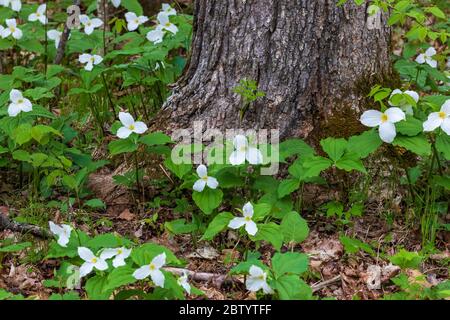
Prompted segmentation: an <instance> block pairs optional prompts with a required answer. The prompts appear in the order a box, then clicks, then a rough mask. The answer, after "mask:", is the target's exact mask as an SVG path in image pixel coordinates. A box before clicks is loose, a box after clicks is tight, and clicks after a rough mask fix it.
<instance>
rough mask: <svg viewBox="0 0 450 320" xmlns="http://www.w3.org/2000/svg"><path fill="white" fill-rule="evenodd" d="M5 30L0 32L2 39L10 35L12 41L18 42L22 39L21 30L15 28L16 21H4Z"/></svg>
mask: <svg viewBox="0 0 450 320" xmlns="http://www.w3.org/2000/svg"><path fill="white" fill-rule="evenodd" d="M5 22H6V28H3V30H2V38H6V37H9V36H10V35H12V37H13V38H14V39H17V40H19V39H20V38H22V35H23V33H22V30H20V29H19V28H17V22H16V19H6V21H5Z"/></svg>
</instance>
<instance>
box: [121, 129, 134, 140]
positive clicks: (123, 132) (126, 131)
mask: <svg viewBox="0 0 450 320" xmlns="http://www.w3.org/2000/svg"><path fill="white" fill-rule="evenodd" d="M132 133H133V131H131V130H130V129H128V128H126V127H121V128H119V130H117V136H118V137H119V138H120V139H126V138H128V137H129V136H130V134H132Z"/></svg>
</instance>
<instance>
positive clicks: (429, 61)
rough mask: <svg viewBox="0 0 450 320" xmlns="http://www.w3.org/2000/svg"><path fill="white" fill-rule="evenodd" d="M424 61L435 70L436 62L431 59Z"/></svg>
mask: <svg viewBox="0 0 450 320" xmlns="http://www.w3.org/2000/svg"><path fill="white" fill-rule="evenodd" d="M425 61H426V62H427V64H428V65H429V66H430V67H432V68H436V67H437V61H436V60H433V59H431V58H426V59H425Z"/></svg>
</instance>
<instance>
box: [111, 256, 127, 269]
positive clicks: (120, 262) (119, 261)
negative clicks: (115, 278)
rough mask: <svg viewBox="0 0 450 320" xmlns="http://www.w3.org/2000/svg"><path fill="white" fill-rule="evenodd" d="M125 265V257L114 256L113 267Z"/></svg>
mask: <svg viewBox="0 0 450 320" xmlns="http://www.w3.org/2000/svg"><path fill="white" fill-rule="evenodd" d="M124 265H126V263H125V259H124V258H122V257H115V258H114V260H113V267H114V268H118V267H122V266H124Z"/></svg>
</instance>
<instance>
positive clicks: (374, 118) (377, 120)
mask: <svg viewBox="0 0 450 320" xmlns="http://www.w3.org/2000/svg"><path fill="white" fill-rule="evenodd" d="M382 115H383V114H382V113H381V112H380V111H378V110H367V111H365V112H364V113H363V114H362V116H361V119H360V121H361V123H362V124H363V125H365V126H366V127H378V126H379V125H380V124H381V116H382Z"/></svg>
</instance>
